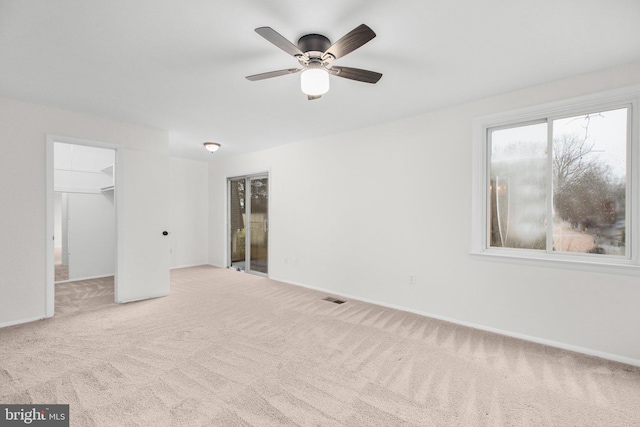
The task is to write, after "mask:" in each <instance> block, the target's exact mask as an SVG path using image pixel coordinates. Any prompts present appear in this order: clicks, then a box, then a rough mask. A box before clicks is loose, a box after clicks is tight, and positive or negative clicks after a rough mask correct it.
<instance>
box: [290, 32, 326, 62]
mask: <svg viewBox="0 0 640 427" xmlns="http://www.w3.org/2000/svg"><path fill="white" fill-rule="evenodd" d="M298 47H299V48H300V50H301V51H303V52H304V53H307V54H309V56H310V57H312V58H313V57H320V56H322V54H323V53H324V52H325V51H326V50H327V49H329V47H331V41H329V39H328V38H326V37H325V36H323V35H322V34H307V35H305V36H302V37H300V39H299V40H298Z"/></svg>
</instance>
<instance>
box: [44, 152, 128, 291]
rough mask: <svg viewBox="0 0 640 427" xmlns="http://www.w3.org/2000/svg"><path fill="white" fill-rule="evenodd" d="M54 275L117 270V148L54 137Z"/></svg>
mask: <svg viewBox="0 0 640 427" xmlns="http://www.w3.org/2000/svg"><path fill="white" fill-rule="evenodd" d="M53 146H54V153H53V155H54V162H53V164H54V171H53V172H54V215H53V216H54V270H55V272H54V276H55V282H56V283H60V282H67V281H77V280H86V279H95V278H100V277H109V276H113V275H114V274H115V263H116V257H115V254H116V246H115V245H116V210H115V198H114V191H115V182H114V170H115V151H114V150H112V149H106V148H98V147H90V146H84V145H77V144H69V143H63V142H54V144H53Z"/></svg>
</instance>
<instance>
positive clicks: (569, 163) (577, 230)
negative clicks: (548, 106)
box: [553, 108, 627, 255]
mask: <svg viewBox="0 0 640 427" xmlns="http://www.w3.org/2000/svg"><path fill="white" fill-rule="evenodd" d="M626 119H627V109H626V108H623V109H618V110H612V111H606V112H600V113H596V114H587V115H582V116H574V117H569V118H566V119H560V120H554V122H553V179H554V182H553V207H554V219H553V247H554V250H555V251H560V252H580V253H596V254H605V255H625V240H626V239H625V235H626V227H625V219H626V218H625V217H626V164H627V161H626V147H627V135H626V130H627V120H626Z"/></svg>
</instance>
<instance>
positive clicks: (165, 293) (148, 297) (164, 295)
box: [118, 292, 169, 304]
mask: <svg viewBox="0 0 640 427" xmlns="http://www.w3.org/2000/svg"><path fill="white" fill-rule="evenodd" d="M166 296H169V292H163V293H161V294H155V295H147V296H144V297H140V298H133V299H125V300H122V301H118V304H126V303H128V302H136V301H145V300H148V299H154V298H162V297H166Z"/></svg>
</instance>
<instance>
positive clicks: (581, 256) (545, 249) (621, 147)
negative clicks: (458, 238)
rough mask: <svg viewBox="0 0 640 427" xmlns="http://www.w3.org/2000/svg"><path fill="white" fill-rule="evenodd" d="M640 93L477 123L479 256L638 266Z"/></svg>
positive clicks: (591, 99) (564, 104) (475, 208)
mask: <svg viewBox="0 0 640 427" xmlns="http://www.w3.org/2000/svg"><path fill="white" fill-rule="evenodd" d="M637 92H638V88H635V90H629V89H627V90H625V91H618V92H616V93H610V94H605V95H598V96H591V97H586V98H582V99H577V100H572V101H566V102H562V103H556V104H553V105H547V106H541V107H536V108H531V109H528V110H523V111H518V112H513V113H503V114H498V115H494V116H489V117H484V118H479V119H476V120H474V132H475V137H474V191H473V242H472V253H474V254H482V255H492V256H501V257H511V258H520V259H522V258H528V259H535V260H544V261H560V262H564V263H573V264H575V265H585V263H586V264H592V265H598V264H604V265H622V266H634V265H636V266H637V265H638V254H637V252H638V251H637V249H636V246H637V244H638V240H640V237H638V236H637V234H638V233H637V228H638V226H637V224H636V222H637V220H636V219H635V218H634V216H637V212H638V210H637V209H636V207H635V206H636V204H637V203H638V200H637V199H638V198H640V197H639V196H637V195H636V194H635V191H637V190H638V188H637V187H638V185H634V183H633V181H632V180H631V177H637V176H638V174H639V172H640V170H638V162H637V159H636V157H637V148H636V145H637V144H636V143H634V141H635V138H637V136H636V134H637V132H635V130H636V129H637V119H636V115H637V104H638V95H637ZM632 212H635V215H634V214H632Z"/></svg>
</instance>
